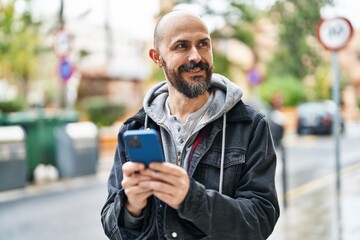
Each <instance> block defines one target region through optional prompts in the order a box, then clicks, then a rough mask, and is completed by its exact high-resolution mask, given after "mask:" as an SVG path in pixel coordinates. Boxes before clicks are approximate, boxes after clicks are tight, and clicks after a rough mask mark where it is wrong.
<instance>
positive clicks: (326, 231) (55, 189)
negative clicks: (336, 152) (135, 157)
mask: <svg viewBox="0 0 360 240" xmlns="http://www.w3.org/2000/svg"><path fill="white" fill-rule="evenodd" d="M350 129H351V131H350V132H349V133H347V134H346V135H345V136H343V137H342V165H343V166H344V169H343V171H342V188H341V194H340V198H339V199H340V201H337V198H336V196H337V195H336V191H335V176H334V169H335V168H334V161H335V160H334V157H333V156H332V153H331V151H333V139H332V138H331V137H311V136H306V137H297V136H295V135H291V134H290V135H289V136H287V137H286V146H287V175H288V178H287V181H288V187H289V189H288V194H287V199H288V207H287V209H286V210H285V209H284V208H283V206H282V214H281V217H280V220H279V223H278V225H277V226H276V229H275V231H274V233H273V235H272V236H271V238H270V240H302V239H306V240H358V239H360V219H359V218H358V217H357V214H354V213H360V207H359V204H358V203H359V202H360V161H359V159H360V152H359V149H360V148H359V147H358V146H360V131H359V129H360V127H359V125H354V126H351V128H350ZM111 162H112V158H111V157H110V156H108V157H106V158H102V159H101V160H100V163H101V164H100V165H99V171H98V174H97V175H95V176H88V177H81V178H75V179H69V180H60V181H55V182H50V183H43V184H36V185H29V186H27V187H26V188H24V189H16V190H11V191H6V192H0V216H1V217H0V239H1V240H3V239H4V240H24V239H27V240H43V239H44V240H48V239H52V240H60V239H61V240H73V239H74V240H75V239H76V240H78V239H89V240H92V239H94V240H95V239H96V240H102V239H106V237H105V236H104V234H103V231H102V227H101V223H100V210H101V207H102V205H103V204H104V201H105V198H106V179H107V175H108V172H109V168H110V166H111ZM281 176H282V163H281V161H280V160H279V165H278V173H277V179H276V182H277V185H278V192H279V195H280V198H281V199H282V196H281V195H282V194H281V193H282V177H281ZM281 203H282V200H281ZM337 209H340V211H337ZM339 219H340V220H339ZM339 233H341V236H342V238H339V237H338V236H339V235H340V234H339Z"/></svg>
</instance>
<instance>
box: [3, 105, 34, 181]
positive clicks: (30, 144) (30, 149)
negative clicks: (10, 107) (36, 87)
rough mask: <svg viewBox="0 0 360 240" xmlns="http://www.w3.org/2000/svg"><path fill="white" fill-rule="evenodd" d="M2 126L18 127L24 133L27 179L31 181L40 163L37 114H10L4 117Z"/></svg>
mask: <svg viewBox="0 0 360 240" xmlns="http://www.w3.org/2000/svg"><path fill="white" fill-rule="evenodd" d="M3 120H4V121H3V124H4V125H7V126H12V125H19V126H21V127H22V128H23V129H24V130H25V132H26V137H25V145H26V153H27V154H26V165H27V171H28V172H27V177H28V178H29V179H32V177H33V175H32V173H33V171H34V169H35V168H36V166H37V165H38V163H39V161H40V158H41V156H40V154H41V144H40V142H39V130H38V129H39V126H38V121H39V119H38V114H37V113H36V112H12V113H8V114H6V115H5V117H4V118H3Z"/></svg>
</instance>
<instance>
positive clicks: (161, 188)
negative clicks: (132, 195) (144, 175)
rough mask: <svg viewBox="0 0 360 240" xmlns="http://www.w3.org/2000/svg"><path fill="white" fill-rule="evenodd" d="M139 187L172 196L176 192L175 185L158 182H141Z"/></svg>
mask: <svg viewBox="0 0 360 240" xmlns="http://www.w3.org/2000/svg"><path fill="white" fill-rule="evenodd" d="M139 187H142V188H144V189H151V190H152V191H157V192H163V193H166V194H170V195H172V193H173V192H175V190H176V188H175V187H174V186H173V185H170V184H168V183H166V182H161V181H156V180H155V181H145V182H140V183H139Z"/></svg>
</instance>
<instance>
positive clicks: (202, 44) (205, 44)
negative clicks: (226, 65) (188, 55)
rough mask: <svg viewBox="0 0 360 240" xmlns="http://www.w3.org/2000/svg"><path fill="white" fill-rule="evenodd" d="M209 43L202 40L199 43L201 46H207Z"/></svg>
mask: <svg viewBox="0 0 360 240" xmlns="http://www.w3.org/2000/svg"><path fill="white" fill-rule="evenodd" d="M208 45H209V44H208V42H200V43H199V46H200V47H206V46H208Z"/></svg>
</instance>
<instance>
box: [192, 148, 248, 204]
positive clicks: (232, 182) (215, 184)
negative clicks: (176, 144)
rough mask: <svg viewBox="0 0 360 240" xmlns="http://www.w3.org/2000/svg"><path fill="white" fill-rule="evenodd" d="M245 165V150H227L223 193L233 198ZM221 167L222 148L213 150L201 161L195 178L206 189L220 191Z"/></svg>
mask: <svg viewBox="0 0 360 240" xmlns="http://www.w3.org/2000/svg"><path fill="white" fill-rule="evenodd" d="M244 163H245V150H243V149H240V148H226V149H225V156H224V175H223V177H224V180H223V193H224V194H226V195H228V196H230V197H233V196H234V194H235V190H236V188H237V184H238V182H239V180H240V177H241V171H242V168H243V164H244ZM220 166H221V148H217V147H213V148H211V149H210V150H209V151H208V152H207V153H206V154H205V155H204V156H203V158H202V159H200V161H199V163H198V165H197V167H196V170H195V172H194V175H193V178H194V179H195V180H197V181H198V182H200V183H201V184H203V185H204V186H205V187H206V189H213V190H219V182H220Z"/></svg>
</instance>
